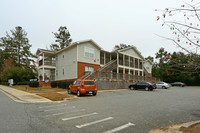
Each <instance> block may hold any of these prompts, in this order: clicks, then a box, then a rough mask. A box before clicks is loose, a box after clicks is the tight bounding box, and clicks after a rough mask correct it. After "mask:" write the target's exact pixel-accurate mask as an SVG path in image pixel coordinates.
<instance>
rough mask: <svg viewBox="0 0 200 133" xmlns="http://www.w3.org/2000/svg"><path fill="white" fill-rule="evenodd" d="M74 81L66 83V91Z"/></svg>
mask: <svg viewBox="0 0 200 133" xmlns="http://www.w3.org/2000/svg"><path fill="white" fill-rule="evenodd" d="M73 82H74V81H67V83H66V89H67V88H69V85H71V84H73Z"/></svg>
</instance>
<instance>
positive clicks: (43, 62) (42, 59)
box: [42, 53, 44, 81]
mask: <svg viewBox="0 0 200 133" xmlns="http://www.w3.org/2000/svg"><path fill="white" fill-rule="evenodd" d="M42 81H44V53H42Z"/></svg>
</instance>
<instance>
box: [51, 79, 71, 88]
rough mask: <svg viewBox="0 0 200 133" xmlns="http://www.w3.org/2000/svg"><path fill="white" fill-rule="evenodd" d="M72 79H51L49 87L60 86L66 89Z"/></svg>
mask: <svg viewBox="0 0 200 133" xmlns="http://www.w3.org/2000/svg"><path fill="white" fill-rule="evenodd" d="M73 82H74V81H52V82H51V87H52V88H62V89H67V88H68V87H69V85H70V84H72V83H73Z"/></svg>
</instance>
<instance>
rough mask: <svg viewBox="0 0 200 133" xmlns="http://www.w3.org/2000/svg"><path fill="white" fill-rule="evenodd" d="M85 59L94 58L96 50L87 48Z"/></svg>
mask: <svg viewBox="0 0 200 133" xmlns="http://www.w3.org/2000/svg"><path fill="white" fill-rule="evenodd" d="M85 57H89V58H93V57H94V49H91V48H85Z"/></svg>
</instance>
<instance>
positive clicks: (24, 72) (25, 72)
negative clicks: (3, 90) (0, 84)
mask: <svg viewBox="0 0 200 133" xmlns="http://www.w3.org/2000/svg"><path fill="white" fill-rule="evenodd" d="M3 78H5V79H7V80H8V79H13V80H14V82H15V83H16V84H17V83H18V82H23V81H28V80H29V79H32V78H35V75H34V73H33V71H32V70H31V69H23V68H20V67H12V68H10V69H8V70H5V71H3Z"/></svg>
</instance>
